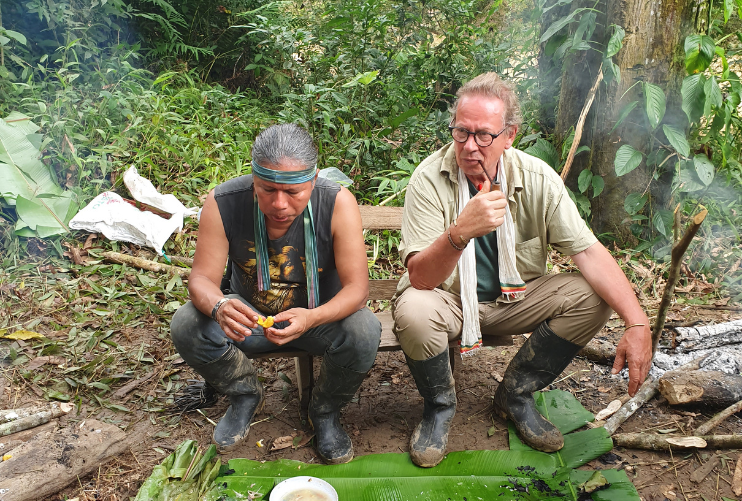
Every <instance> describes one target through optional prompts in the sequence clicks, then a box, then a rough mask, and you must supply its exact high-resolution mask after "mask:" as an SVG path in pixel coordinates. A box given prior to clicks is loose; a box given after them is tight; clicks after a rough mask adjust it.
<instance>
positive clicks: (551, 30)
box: [539, 7, 588, 43]
mask: <svg viewBox="0 0 742 501" xmlns="http://www.w3.org/2000/svg"><path fill="white" fill-rule="evenodd" d="M584 10H588V9H587V8H585V7H581V8H579V9H575V10H573V11H572V12H570V13H569V14H567V15H566V16H564V17H563V18H561V19H558V20H557V21H556V22H554V23H552V24H550V25H549V27H548V28H547V29H546V31H544V34H543V35H541V39H540V40H539V43H544V42H546V41H547V40H548V39H550V38H551V37H552V36H553V35H554V34H555V33H556V32H557V31H559V30H561V29H562V28H564V27H565V26H567V25H568V24H569V23H571V22H572V21H573V20H574V18H575V16H576V15H577V14H579V13H581V12H582V11H584Z"/></svg>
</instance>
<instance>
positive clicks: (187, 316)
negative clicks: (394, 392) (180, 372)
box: [170, 294, 381, 374]
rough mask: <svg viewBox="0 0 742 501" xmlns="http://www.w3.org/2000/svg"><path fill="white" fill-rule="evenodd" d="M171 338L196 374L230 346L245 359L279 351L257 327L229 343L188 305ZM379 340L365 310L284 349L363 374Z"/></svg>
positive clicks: (178, 315)
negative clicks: (303, 353)
mask: <svg viewBox="0 0 742 501" xmlns="http://www.w3.org/2000/svg"><path fill="white" fill-rule="evenodd" d="M226 297H228V298H230V299H239V300H240V301H242V302H243V303H245V304H246V305H247V306H249V307H250V308H252V309H253V310H255V311H257V310H256V309H255V308H254V307H253V306H252V305H251V304H250V303H248V302H247V301H245V300H244V299H243V298H242V297H241V296H239V295H238V294H230V295H228V296H226ZM282 324H283V325H282ZM286 325H287V324H286V323H285V322H279V323H277V324H276V325H275V327H276V328H279V329H280V328H282V327H285V326H286ZM170 335H171V337H172V339H173V344H175V347H176V348H177V350H178V353H179V354H180V356H181V357H183V360H185V361H186V362H187V363H188V365H190V366H191V367H192V368H194V369H195V370H196V371H198V368H199V367H202V366H204V365H206V364H208V363H209V362H213V361H215V360H218V359H219V358H220V357H221V356H222V355H224V353H225V352H226V351H227V347H228V344H229V343H231V344H234V346H236V347H237V348H239V349H240V350H241V351H242V352H244V353H245V354H247V355H248V356H251V355H254V354H257V353H265V352H270V351H276V350H277V349H278V348H279V346H278V345H275V344H273V343H271V342H270V341H269V340H268V339H266V338H265V335H264V333H263V328H262V327H260V326H258V327H257V328H256V329H252V335H250V336H247V337H246V338H245V340H244V341H242V342H239V343H238V342H235V341H232V340H231V339H229V338H228V337H227V336H226V334H224V331H223V330H222V329H221V327H219V324H217V323H216V322H214V321H213V320H212V319H211V318H210V317H209V316H207V315H204V314H203V313H201V312H200V311H198V309H196V307H195V306H193V304H192V303H191V302H190V301H189V302H187V303H186V304H184V305H183V306H181V307H180V308H179V309H178V311H176V312H175V315H173V320H172V322H171V324H170ZM380 340H381V324H380V323H379V320H378V319H377V318H376V315H374V314H373V313H372V312H371V310H369V309H368V308H365V307H364V308H361V309H360V310H358V311H356V312H355V313H353V314H351V315H349V316H348V317H346V318H344V319H342V320H339V321H337V322H332V323H329V324H325V325H320V326H318V327H314V328H312V329H309V330H308V331H307V332H305V333H304V334H302V335H301V336H300V337H299V338H297V339H295V340H293V341H291V342H289V343H286V344H285V345H283V346H284V347H286V348H293V349H299V350H304V351H306V352H308V353H310V354H312V355H320V356H324V357H326V358H328V359H329V360H330V361H331V362H332V363H333V364H335V365H337V366H339V367H343V368H346V369H350V370H353V371H356V372H362V373H364V374H365V373H366V372H368V370H369V369H371V366H372V365H373V364H374V360H375V359H376V351H377V350H378V348H379V342H380Z"/></svg>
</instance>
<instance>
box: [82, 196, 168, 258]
mask: <svg viewBox="0 0 742 501" xmlns="http://www.w3.org/2000/svg"><path fill="white" fill-rule="evenodd" d="M69 226H70V228H72V229H73V230H86V231H89V232H91V233H103V235H105V236H106V238H108V239H109V240H119V241H124V242H131V243H133V244H136V245H144V246H147V247H151V248H153V249H154V250H155V251H157V253H158V254H160V255H162V246H163V245H165V242H167V239H168V238H170V235H172V234H173V232H175V231H180V230H182V229H183V214H174V215H173V216H172V217H171V218H170V219H165V218H164V217H160V216H158V215H157V214H153V213H152V212H146V211H141V210H139V209H137V208H136V207H134V206H132V205H130V204H129V203H127V202H126V201H125V200H124V199H123V198H121V197H120V196H119V195H117V194H116V193H114V192H112V191H106V192H105V193H101V194H100V195H98V196H97V197H95V198H94V199H93V201H92V202H90V203H89V204H88V205H87V206H86V207H85V208H84V209H82V210H81V211H80V212H78V213H77V214H76V215H75V217H73V218H72V220H71V221H70V223H69Z"/></svg>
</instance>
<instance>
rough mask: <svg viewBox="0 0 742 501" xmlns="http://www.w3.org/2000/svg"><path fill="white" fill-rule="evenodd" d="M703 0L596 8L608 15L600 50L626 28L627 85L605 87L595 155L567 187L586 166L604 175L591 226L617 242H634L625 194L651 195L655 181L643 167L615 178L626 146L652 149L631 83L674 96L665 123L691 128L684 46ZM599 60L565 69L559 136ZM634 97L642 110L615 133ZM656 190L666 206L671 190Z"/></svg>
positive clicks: (597, 110) (595, 123)
mask: <svg viewBox="0 0 742 501" xmlns="http://www.w3.org/2000/svg"><path fill="white" fill-rule="evenodd" d="M697 1H698V0H676V1H670V0H664V1H659V2H654V1H648V0H617V1H613V2H607V1H601V2H600V3H599V4H598V7H597V9H598V10H600V11H601V12H602V13H603V14H599V15H598V24H599V26H600V25H601V24H602V28H600V29H596V31H595V34H594V36H593V40H594V41H595V42H597V43H598V44H599V45H597V47H598V48H599V49H600V50H603V48H604V47H605V46H606V44H607V42H608V39H609V38H610V36H611V34H612V33H613V30H612V29H611V28H610V26H611V25H612V24H617V25H619V26H622V27H623V28H624V30H625V31H626V36H625V38H624V41H623V44H624V45H623V48H622V49H621V50H620V51H619V53H618V54H617V55H616V56H615V57H614V61H615V62H616V64H617V65H618V66H619V67H620V69H621V82H620V83H619V82H616V81H613V82H611V83H610V84H608V85H607V86H606V85H601V88H600V90H599V92H598V95H597V97H596V100H595V103H593V106H592V109H591V111H590V114H589V115H588V120H587V122H586V124H585V131H584V133H583V137H582V144H584V145H587V146H589V147H590V152H589V154H582V155H579V156H578V157H576V158H575V164H574V165H573V167H572V171H571V172H570V175H569V178H568V179H567V185H568V186H571V187H574V186H575V184H576V183H575V180H576V179H577V176H579V174H580V172H581V171H582V170H583V169H585V168H589V169H590V170H591V171H592V173H593V174H594V175H601V176H603V180H604V181H605V188H604V191H603V193H602V194H601V195H600V196H599V197H598V198H596V199H593V201H592V211H593V213H592V227H593V230H594V231H595V232H596V233H605V232H611V233H613V234H614V236H615V237H616V238H617V239H618V241H619V242H626V241H630V240H632V239H633V236H632V234H631V231H630V226H629V225H627V224H625V223H624V221H625V219H626V217H627V214H626V211H625V210H624V201H625V199H626V195H627V194H629V193H636V192H638V193H645V192H646V191H647V190H648V189H649V188H650V183H651V181H652V170H651V169H649V168H648V167H647V166H646V165H645V163H644V162H642V164H641V165H640V166H639V167H638V168H637V169H635V170H634V171H633V172H631V173H629V174H627V175H625V176H623V177H620V178H618V177H616V174H615V170H614V158H615V156H616V151H617V150H618V148H619V147H620V146H621V145H623V144H630V145H632V146H633V147H634V148H636V149H637V150H640V151H642V150H644V151H648V149H649V146H651V145H650V144H649V138H650V134H649V132H648V125H647V124H646V123H647V120H646V118H645V112H644V106H643V98H644V96H643V93H642V87H641V86H640V85H637V86H634V87H632V86H633V85H634V84H636V83H637V82H641V81H645V82H650V83H654V84H656V85H659V86H660V87H661V88H662V89H663V90H665V93H666V95H667V96H668V100H667V112H666V114H665V118H664V120H663V123H671V124H673V125H675V126H677V127H679V128H680V129H681V130H683V129H685V128H686V125H687V120H686V118H685V115H684V113H683V111H682V109H681V107H680V86H681V84H682V79H683V77H684V75H685V67H684V52H683V50H684V49H683V41H684V39H685V36H686V35H688V34H690V33H691V32H692V31H693V28H694V21H695V15H694V11H693V7H694V5H696V2H697ZM696 10H697V9H696ZM601 60H602V54H599V53H598V52H597V51H589V53H585V54H584V56H583V57H574V58H573V59H572V60H570V61H567V64H565V66H564V71H563V73H562V90H561V94H560V103H559V114H558V117H557V130H556V137H557V139H560V140H563V139H564V138H565V137H567V135H568V134H569V129H570V128H571V127H573V126H574V125H575V123H576V122H577V116H578V114H579V112H580V110H581V109H582V105H583V104H584V100H585V97H586V95H587V92H588V90H589V89H590V86H591V85H592V83H593V81H594V80H595V75H597V73H598V68H599V66H600V64H601ZM629 88H631V89H630V90H629ZM627 91H628V92H627ZM634 100H638V101H639V105H638V106H637V107H636V108H635V109H634V111H632V113H631V114H630V115H629V117H628V118H627V119H626V120H624V121H623V122H622V124H621V125H619V127H617V128H616V130H614V131H613V132H611V129H612V128H613V127H614V125H615V124H616V121H617V120H618V118H619V116H620V113H621V111H622V109H623V108H624V106H626V105H627V104H628V103H631V102H632V101H634ZM660 128H661V125H660ZM659 181H662V179H660V180H659ZM573 189H574V188H573ZM651 192H652V193H653V194H654V195H656V196H657V197H658V198H657V200H655V201H654V203H655V204H660V205H662V204H664V203H666V202H667V200H666V195H664V196H663V195H661V193H669V192H670V190H669V189H667V186H660V183H659V182H655V183H652V186H651Z"/></svg>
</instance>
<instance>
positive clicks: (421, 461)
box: [405, 350, 456, 468]
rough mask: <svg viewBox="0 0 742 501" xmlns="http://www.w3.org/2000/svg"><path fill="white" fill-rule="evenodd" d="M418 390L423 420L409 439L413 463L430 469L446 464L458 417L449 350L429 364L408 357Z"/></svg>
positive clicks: (432, 359)
mask: <svg viewBox="0 0 742 501" xmlns="http://www.w3.org/2000/svg"><path fill="white" fill-rule="evenodd" d="M405 358H406V359H407V365H408V366H409V367H410V372H411V373H412V377H413V378H415V383H416V384H417V390H418V391H419V392H420V395H421V396H422V397H423V401H424V405H423V419H422V421H420V424H418V425H417V428H415V431H414V432H413V433H412V437H410V457H411V458H412V462H413V463H415V464H416V465H418V466H422V467H423V468H430V467H433V466H435V465H437V464H438V463H440V462H441V460H443V457H444V456H445V454H446V446H447V445H448V432H449V431H450V429H451V422H452V421H453V416H454V415H455V414H456V388H455V387H454V380H453V374H451V364H450V362H449V357H448V350H446V351H444V352H443V353H441V354H440V355H436V356H435V357H432V358H429V359H427V360H412V359H411V358H410V357H408V356H407V355H405Z"/></svg>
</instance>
